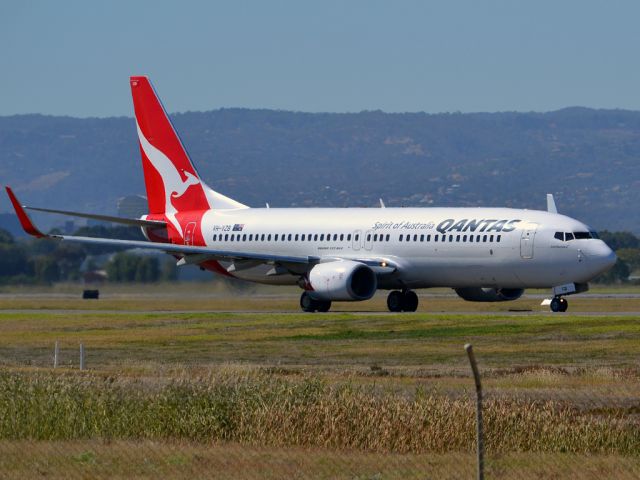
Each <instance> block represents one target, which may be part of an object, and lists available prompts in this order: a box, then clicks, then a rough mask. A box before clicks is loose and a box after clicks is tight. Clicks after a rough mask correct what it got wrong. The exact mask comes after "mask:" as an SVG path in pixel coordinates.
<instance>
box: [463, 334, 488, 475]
mask: <svg viewBox="0 0 640 480" xmlns="http://www.w3.org/2000/svg"><path fill="white" fill-rule="evenodd" d="M464 349H465V350H466V351H467V355H468V356H469V363H471V370H472V371H473V379H474V380H475V382H476V434H477V442H478V480H484V428H483V424H482V384H481V383H480V372H479V371H478V364H477V363H476V357H475V355H474V354H473V346H472V345H471V344H470V343H467V344H466V345H465V346H464Z"/></svg>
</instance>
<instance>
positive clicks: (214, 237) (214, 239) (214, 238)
mask: <svg viewBox="0 0 640 480" xmlns="http://www.w3.org/2000/svg"><path fill="white" fill-rule="evenodd" d="M216 237H217V235H216V234H214V235H213V241H214V242H215V241H216Z"/></svg>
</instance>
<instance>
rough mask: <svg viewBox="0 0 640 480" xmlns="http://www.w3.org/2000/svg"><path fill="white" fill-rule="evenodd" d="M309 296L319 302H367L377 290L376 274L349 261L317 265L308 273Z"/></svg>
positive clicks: (363, 266)
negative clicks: (310, 290) (310, 289)
mask: <svg viewBox="0 0 640 480" xmlns="http://www.w3.org/2000/svg"><path fill="white" fill-rule="evenodd" d="M309 283H310V284H311V287H312V288H313V292H310V294H311V296H313V297H314V298H317V299H319V300H347V301H349V300H350V301H359V300H368V299H370V298H371V297H373V294H374V293H376V289H377V288H378V281H377V279H376V274H375V273H374V272H373V270H371V269H370V268H369V267H367V266H366V265H364V264H363V263H359V262H354V261H351V260H336V261H335V262H328V263H319V264H318V265H316V266H314V267H313V268H312V269H311V271H310V272H309Z"/></svg>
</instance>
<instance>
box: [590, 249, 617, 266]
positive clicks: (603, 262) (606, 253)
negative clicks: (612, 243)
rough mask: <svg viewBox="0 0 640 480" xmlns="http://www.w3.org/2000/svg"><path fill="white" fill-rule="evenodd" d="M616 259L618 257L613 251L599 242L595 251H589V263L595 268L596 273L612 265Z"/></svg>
mask: <svg viewBox="0 0 640 480" xmlns="http://www.w3.org/2000/svg"><path fill="white" fill-rule="evenodd" d="M617 260H618V257H617V256H616V254H615V252H614V251H613V250H611V249H610V248H609V247H608V246H607V244H605V243H604V242H601V243H600V245H598V247H597V248H596V249H595V251H593V252H592V253H591V256H590V258H589V263H590V264H591V265H593V266H594V267H595V268H596V269H597V273H602V272H606V271H607V270H609V269H610V268H611V267H613V266H614V265H615V263H616V261H617Z"/></svg>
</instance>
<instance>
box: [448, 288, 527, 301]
mask: <svg viewBox="0 0 640 480" xmlns="http://www.w3.org/2000/svg"><path fill="white" fill-rule="evenodd" d="M455 291H456V293H457V294H458V296H459V297H460V298H463V299H465V300H467V301H469V302H508V301H510V300H517V299H518V298H520V297H521V296H522V294H523V293H524V289H523V288H480V287H466V288H456V289H455Z"/></svg>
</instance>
